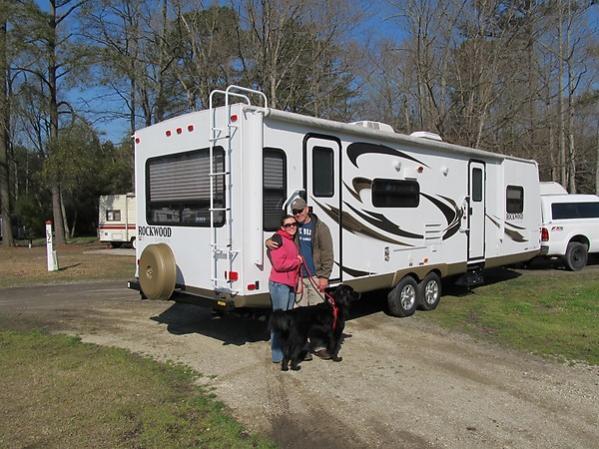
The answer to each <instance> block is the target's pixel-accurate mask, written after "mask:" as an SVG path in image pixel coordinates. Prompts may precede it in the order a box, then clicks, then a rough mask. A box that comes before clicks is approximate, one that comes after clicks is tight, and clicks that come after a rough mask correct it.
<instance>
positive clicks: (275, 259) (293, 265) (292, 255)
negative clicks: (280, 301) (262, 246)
mask: <svg viewBox="0 0 599 449" xmlns="http://www.w3.org/2000/svg"><path fill="white" fill-rule="evenodd" d="M277 234H279V235H280V236H281V241H282V242H283V244H282V245H281V246H280V247H279V248H277V249H270V250H268V258H269V259H270V263H271V264H272V270H270V277H269V279H270V280H271V281H273V282H277V283H279V284H284V285H288V286H290V287H293V288H295V287H296V286H297V277H298V267H299V265H300V261H299V259H298V258H297V256H298V255H299V251H298V249H297V246H296V245H295V242H294V241H293V237H291V236H290V235H289V234H287V233H286V232H284V231H281V230H278V231H277Z"/></svg>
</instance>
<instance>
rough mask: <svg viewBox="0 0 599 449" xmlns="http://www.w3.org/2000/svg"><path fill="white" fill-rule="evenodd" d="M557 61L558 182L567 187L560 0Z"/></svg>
mask: <svg viewBox="0 0 599 449" xmlns="http://www.w3.org/2000/svg"><path fill="white" fill-rule="evenodd" d="M558 21H559V23H558V40H559V50H558V61H557V63H558V64H559V75H558V81H557V114H558V118H557V119H558V126H559V128H558V129H559V158H558V164H559V173H560V182H561V184H562V186H564V188H567V187H568V179H567V172H566V162H567V161H566V131H565V129H564V94H563V85H562V83H563V80H564V42H563V34H564V33H563V25H564V24H563V21H564V12H563V8H562V2H561V0H559V1H558Z"/></svg>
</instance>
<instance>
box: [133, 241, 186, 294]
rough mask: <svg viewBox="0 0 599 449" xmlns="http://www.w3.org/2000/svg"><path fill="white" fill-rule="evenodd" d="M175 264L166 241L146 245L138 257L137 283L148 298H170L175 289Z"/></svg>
mask: <svg viewBox="0 0 599 449" xmlns="http://www.w3.org/2000/svg"><path fill="white" fill-rule="evenodd" d="M176 280H177V264H176V263H175V256H174V255H173V251H172V250H171V249H170V247H169V246H168V245H167V244H166V243H157V244H154V245H148V246H146V248H145V249H144V250H143V252H142V253H141V258H140V259H139V284H140V286H141V290H142V292H143V293H144V294H145V295H146V296H147V297H148V298H150V299H170V297H171V295H172V294H173V291H174V290H175V282H176Z"/></svg>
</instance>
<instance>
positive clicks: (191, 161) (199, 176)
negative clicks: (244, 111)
mask: <svg viewBox="0 0 599 449" xmlns="http://www.w3.org/2000/svg"><path fill="white" fill-rule="evenodd" d="M224 163H225V152H224V150H223V149H222V147H215V148H214V171H215V173H222V172H223V171H224ZM209 174H210V150H209V149H208V148H204V149H201V150H194V151H187V152H185V153H177V154H173V155H168V156H161V157H155V158H151V159H148V161H147V163H146V214H147V215H146V218H147V221H148V224H151V225H174V226H210V210H209V209H210V176H209ZM213 194H214V207H215V208H218V207H224V206H225V179H224V175H219V176H215V177H214V185H213ZM224 223H225V214H224V212H223V211H215V212H214V225H215V226H222V225H223V224H224Z"/></svg>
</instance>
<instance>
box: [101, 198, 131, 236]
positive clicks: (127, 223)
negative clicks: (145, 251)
mask: <svg viewBox="0 0 599 449" xmlns="http://www.w3.org/2000/svg"><path fill="white" fill-rule="evenodd" d="M98 209H99V214H98V237H99V238H100V241H101V242H104V243H110V244H111V245H112V246H114V247H117V246H120V245H122V244H123V243H130V244H132V245H135V244H136V238H137V227H136V201H135V194H134V193H127V194H119V195H102V196H100V201H99V208H98Z"/></svg>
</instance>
